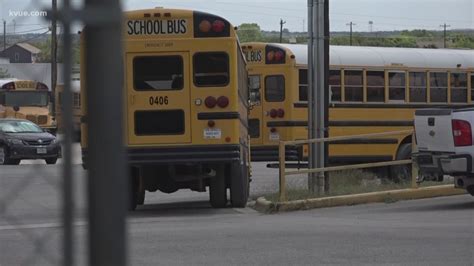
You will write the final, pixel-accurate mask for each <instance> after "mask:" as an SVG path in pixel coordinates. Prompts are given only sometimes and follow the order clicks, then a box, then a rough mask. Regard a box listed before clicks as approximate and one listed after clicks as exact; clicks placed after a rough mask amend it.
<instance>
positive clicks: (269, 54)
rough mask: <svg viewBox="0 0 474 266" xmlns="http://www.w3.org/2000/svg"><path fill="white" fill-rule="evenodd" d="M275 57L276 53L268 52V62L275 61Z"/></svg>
mask: <svg viewBox="0 0 474 266" xmlns="http://www.w3.org/2000/svg"><path fill="white" fill-rule="evenodd" d="M274 57H275V52H273V51H270V52H268V54H267V60H268V61H273V58H274Z"/></svg>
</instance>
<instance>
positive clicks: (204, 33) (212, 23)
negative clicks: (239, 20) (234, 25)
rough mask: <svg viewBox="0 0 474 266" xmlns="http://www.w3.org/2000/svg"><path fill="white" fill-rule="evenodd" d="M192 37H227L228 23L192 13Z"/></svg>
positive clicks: (220, 19) (202, 14)
mask: <svg viewBox="0 0 474 266" xmlns="http://www.w3.org/2000/svg"><path fill="white" fill-rule="evenodd" d="M194 25H195V26H194V37H198V38H202V37H229V36H230V27H231V25H230V23H229V22H228V21H226V20H225V19H223V18H221V17H218V16H215V15H211V14H207V13H204V12H198V11H195V12H194Z"/></svg>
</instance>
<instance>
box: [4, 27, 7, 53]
mask: <svg viewBox="0 0 474 266" xmlns="http://www.w3.org/2000/svg"><path fill="white" fill-rule="evenodd" d="M6 49H7V21H6V20H3V51H5V50H6Z"/></svg>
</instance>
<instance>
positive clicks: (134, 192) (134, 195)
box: [128, 168, 139, 211]
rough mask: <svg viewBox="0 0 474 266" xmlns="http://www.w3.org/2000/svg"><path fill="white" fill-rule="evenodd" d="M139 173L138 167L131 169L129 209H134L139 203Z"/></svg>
mask: <svg viewBox="0 0 474 266" xmlns="http://www.w3.org/2000/svg"><path fill="white" fill-rule="evenodd" d="M138 174H139V171H138V169H136V168H132V169H130V190H129V197H128V210H129V211H134V210H135V209H136V208H137V205H138Z"/></svg>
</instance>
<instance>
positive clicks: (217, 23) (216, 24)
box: [212, 20, 225, 33]
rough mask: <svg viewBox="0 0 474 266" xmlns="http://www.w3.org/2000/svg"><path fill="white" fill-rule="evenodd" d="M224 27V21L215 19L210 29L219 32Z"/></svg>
mask: <svg viewBox="0 0 474 266" xmlns="http://www.w3.org/2000/svg"><path fill="white" fill-rule="evenodd" d="M224 29H225V23H224V21H222V20H216V21H214V22H213V23H212V31H214V32H216V33H219V32H222V31H223V30H224Z"/></svg>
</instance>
